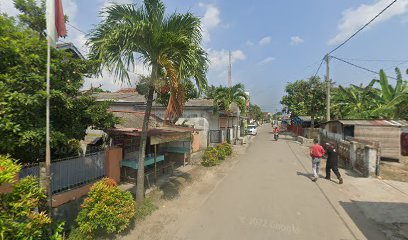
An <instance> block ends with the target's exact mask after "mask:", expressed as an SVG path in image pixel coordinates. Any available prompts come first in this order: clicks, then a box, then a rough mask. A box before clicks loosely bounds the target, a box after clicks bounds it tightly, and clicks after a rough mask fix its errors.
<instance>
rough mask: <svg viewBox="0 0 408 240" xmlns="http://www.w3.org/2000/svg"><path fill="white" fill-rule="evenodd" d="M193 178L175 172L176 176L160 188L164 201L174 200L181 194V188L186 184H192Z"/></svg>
mask: <svg viewBox="0 0 408 240" xmlns="http://www.w3.org/2000/svg"><path fill="white" fill-rule="evenodd" d="M191 181H192V177H191V175H190V174H189V173H185V172H181V171H178V170H175V171H174V176H171V177H169V179H168V181H166V182H165V183H163V184H162V185H161V186H160V190H162V191H163V196H162V198H163V199H166V200H170V199H174V198H176V197H177V196H179V194H180V190H181V187H182V186H183V183H184V182H191Z"/></svg>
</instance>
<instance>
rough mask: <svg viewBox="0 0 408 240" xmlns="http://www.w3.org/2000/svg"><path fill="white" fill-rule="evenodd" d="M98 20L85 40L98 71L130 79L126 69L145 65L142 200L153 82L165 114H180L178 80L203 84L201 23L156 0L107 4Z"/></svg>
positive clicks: (139, 191)
mask: <svg viewBox="0 0 408 240" xmlns="http://www.w3.org/2000/svg"><path fill="white" fill-rule="evenodd" d="M101 17H102V18H103V20H102V22H101V23H100V24H99V25H98V26H97V27H96V28H95V29H93V30H92V31H91V33H90V38H89V41H88V44H89V46H90V57H91V59H95V60H98V61H99V62H100V63H101V64H100V68H99V72H100V73H101V72H102V69H104V68H106V69H107V70H109V71H111V72H113V73H114V75H115V76H116V78H117V79H118V80H119V81H121V82H130V81H131V80H130V78H129V75H128V70H129V68H132V67H134V65H135V63H136V60H137V59H139V60H141V61H142V62H143V63H144V64H146V65H148V66H149V67H150V69H151V74H150V77H149V78H147V79H148V80H149V81H148V91H147V104H146V111H145V117H144V121H143V129H142V136H141V140H140V151H139V163H138V173H137V187H136V200H137V202H139V203H140V202H143V200H144V158H145V147H146V139H147V130H148V129H147V128H148V120H149V116H150V112H151V108H152V102H153V94H154V92H155V91H156V92H157V91H158V89H157V88H156V86H160V87H163V86H168V87H169V89H170V90H169V91H170V98H169V103H168V106H167V111H166V115H167V117H168V118H173V117H177V116H180V115H181V114H182V111H183V105H184V101H185V95H184V91H183V90H184V89H183V84H182V82H183V81H184V80H186V79H190V78H194V79H195V80H196V85H197V87H198V89H199V90H203V89H205V87H206V86H207V81H206V76H205V75H206V71H207V66H208V59H207V54H206V52H205V51H204V49H203V48H202V46H201V45H200V43H201V40H202V35H201V22H200V19H199V18H198V17H195V16H194V15H193V14H191V13H185V14H180V13H173V14H171V15H165V5H164V4H163V2H162V1H160V0H144V1H143V4H142V5H141V6H135V5H133V4H129V5H120V4H113V5H112V6H109V7H107V8H105V9H104V10H103V11H102V14H101Z"/></svg>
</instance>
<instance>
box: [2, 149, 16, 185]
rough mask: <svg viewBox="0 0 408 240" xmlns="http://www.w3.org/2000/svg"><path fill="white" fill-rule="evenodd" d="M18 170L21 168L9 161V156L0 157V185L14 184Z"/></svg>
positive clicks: (11, 160) (13, 161)
mask: <svg viewBox="0 0 408 240" xmlns="http://www.w3.org/2000/svg"><path fill="white" fill-rule="evenodd" d="M20 169H21V166H20V165H19V164H17V163H16V162H15V160H13V159H11V158H10V156H8V155H6V156H4V155H0V185H2V184H5V183H14V181H15V177H16V176H17V174H18V173H19V172H20Z"/></svg>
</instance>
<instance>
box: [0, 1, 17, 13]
mask: <svg viewBox="0 0 408 240" xmlns="http://www.w3.org/2000/svg"><path fill="white" fill-rule="evenodd" d="M0 12H1V13H6V14H7V15H8V16H16V15H17V14H18V13H19V12H18V10H17V9H16V8H15V7H14V2H13V1H12V0H2V1H0Z"/></svg>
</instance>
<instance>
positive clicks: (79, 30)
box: [67, 23, 88, 35]
mask: <svg viewBox="0 0 408 240" xmlns="http://www.w3.org/2000/svg"><path fill="white" fill-rule="evenodd" d="M67 25H68V26H71V27H72V28H74V29H75V30H77V31H78V32H81V33H83V34H85V35H88V33H86V32H85V31H82V30H81V29H79V28H77V27H75V26H74V25H72V24H70V23H67Z"/></svg>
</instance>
